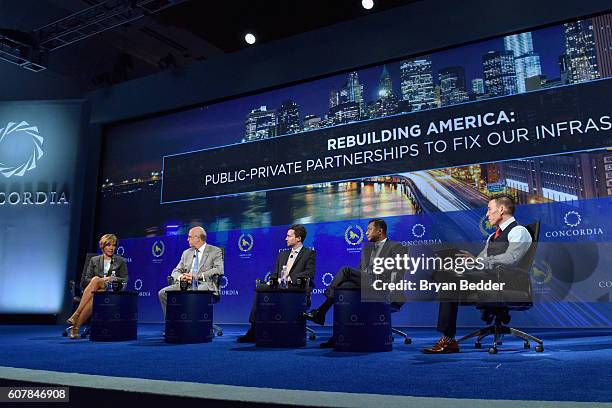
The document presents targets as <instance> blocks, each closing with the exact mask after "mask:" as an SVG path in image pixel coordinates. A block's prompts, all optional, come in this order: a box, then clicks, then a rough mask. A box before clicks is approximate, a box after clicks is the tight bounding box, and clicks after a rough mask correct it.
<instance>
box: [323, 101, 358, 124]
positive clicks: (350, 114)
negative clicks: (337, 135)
mask: <svg viewBox="0 0 612 408" xmlns="http://www.w3.org/2000/svg"><path fill="white" fill-rule="evenodd" d="M359 117H360V113H359V104H358V103H357V102H345V103H341V104H340V105H338V106H335V107H333V108H331V109H330V110H329V119H330V120H331V121H332V123H333V124H334V125H340V124H343V123H350V122H357V121H358V120H359Z"/></svg>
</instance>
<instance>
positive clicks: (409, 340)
mask: <svg viewBox="0 0 612 408" xmlns="http://www.w3.org/2000/svg"><path fill="white" fill-rule="evenodd" d="M404 344H412V339H404Z"/></svg>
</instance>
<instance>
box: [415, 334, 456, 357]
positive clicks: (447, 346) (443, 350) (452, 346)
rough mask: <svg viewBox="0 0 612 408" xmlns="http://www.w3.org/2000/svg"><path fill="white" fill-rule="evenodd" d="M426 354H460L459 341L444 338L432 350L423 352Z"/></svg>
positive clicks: (427, 349)
mask: <svg viewBox="0 0 612 408" xmlns="http://www.w3.org/2000/svg"><path fill="white" fill-rule="evenodd" d="M422 351H423V353H425V354H450V353H458V352H459V343H457V340H454V339H453V340H448V339H446V338H444V337H442V338H441V339H440V340H438V342H437V343H436V344H434V345H433V346H431V347H430V348H426V349H423V350H422Z"/></svg>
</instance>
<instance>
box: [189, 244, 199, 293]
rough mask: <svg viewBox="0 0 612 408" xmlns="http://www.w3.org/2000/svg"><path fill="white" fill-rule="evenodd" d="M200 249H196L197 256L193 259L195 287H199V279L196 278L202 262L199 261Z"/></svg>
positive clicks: (192, 278) (192, 282) (192, 277)
mask: <svg viewBox="0 0 612 408" xmlns="http://www.w3.org/2000/svg"><path fill="white" fill-rule="evenodd" d="M199 252H200V251H199V250H198V249H196V250H195V257H194V260H193V270H192V271H191V287H192V288H193V289H197V287H198V283H197V282H198V281H197V279H196V275H197V273H198V270H199V269H200V263H199V262H198V261H199V260H198V253H199Z"/></svg>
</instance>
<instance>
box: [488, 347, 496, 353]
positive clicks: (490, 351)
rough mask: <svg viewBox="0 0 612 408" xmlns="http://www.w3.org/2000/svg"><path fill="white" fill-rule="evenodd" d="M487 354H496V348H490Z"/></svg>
mask: <svg viewBox="0 0 612 408" xmlns="http://www.w3.org/2000/svg"><path fill="white" fill-rule="evenodd" d="M489 354H497V347H490V348H489Z"/></svg>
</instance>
